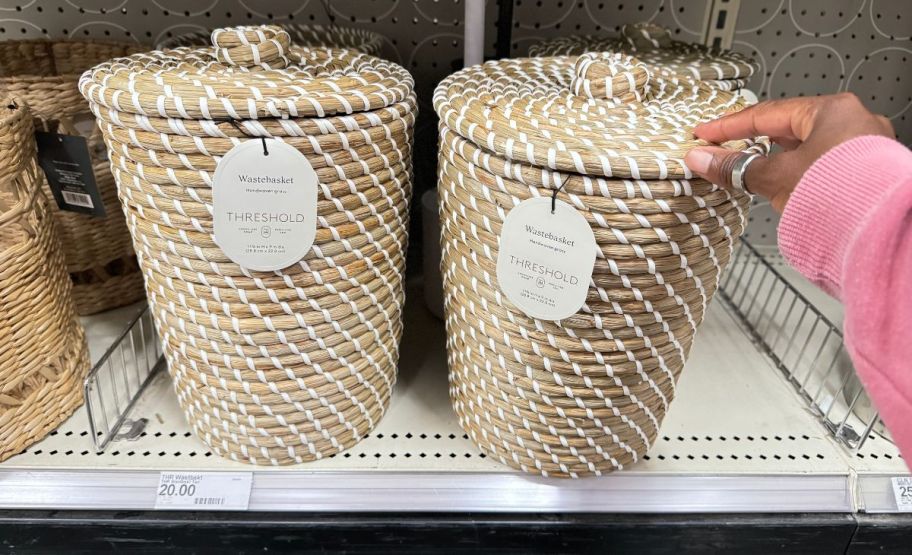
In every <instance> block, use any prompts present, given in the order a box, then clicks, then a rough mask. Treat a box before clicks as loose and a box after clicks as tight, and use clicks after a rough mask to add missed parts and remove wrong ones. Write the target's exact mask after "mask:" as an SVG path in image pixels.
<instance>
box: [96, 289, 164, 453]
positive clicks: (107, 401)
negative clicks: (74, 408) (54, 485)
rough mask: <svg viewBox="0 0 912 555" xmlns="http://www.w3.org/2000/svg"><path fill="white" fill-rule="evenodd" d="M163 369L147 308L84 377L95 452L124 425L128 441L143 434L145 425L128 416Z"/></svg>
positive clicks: (161, 354) (150, 316) (107, 442)
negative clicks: (131, 419)
mask: <svg viewBox="0 0 912 555" xmlns="http://www.w3.org/2000/svg"><path fill="white" fill-rule="evenodd" d="M164 366H165V358H164V354H163V353H162V348H161V342H160V341H159V339H158V334H157V333H156V332H155V325H154V323H153V321H152V313H151V312H150V311H149V306H148V305H146V307H145V308H143V310H142V311H141V312H140V313H139V314H138V315H137V316H136V317H135V318H134V319H133V320H131V321H130V323H129V324H128V325H127V327H126V328H125V329H124V331H123V333H121V334H120V336H119V337H118V338H117V339H116V340H115V341H114V343H113V344H112V345H111V346H110V347H109V348H108V350H107V351H106V352H105V354H104V355H103V356H102V357H101V358H100V359H99V360H98V362H97V363H96V364H95V366H93V367H92V369H91V370H90V371H89V374H88V375H87V376H86V378H85V382H84V384H83V388H84V393H85V404H86V414H87V416H88V419H89V430H90V432H91V434H92V440H93V441H94V444H95V450H96V451H97V452H99V453H101V452H103V451H104V450H105V448H106V447H107V446H108V444H109V443H111V441H113V440H114V439H115V438H120V435H119V434H121V428H122V427H125V425H127V426H129V428H128V429H127V430H126V431H125V432H123V434H122V435H123V436H124V437H125V438H127V439H129V438H131V437H132V436H135V435H137V434H139V433H140V432H142V429H143V428H144V427H145V422H143V421H137V422H133V421H130V420H128V418H127V417H128V416H129V414H130V410H131V409H132V408H133V405H135V404H136V401H137V400H138V399H139V398H140V396H141V395H142V393H143V391H145V390H146V387H147V386H148V385H149V382H150V381H151V380H152V378H153V377H155V374H156V373H157V372H159V371H160V370H161V369H162V368H164Z"/></svg>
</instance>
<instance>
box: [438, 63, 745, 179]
mask: <svg viewBox="0 0 912 555" xmlns="http://www.w3.org/2000/svg"><path fill="white" fill-rule="evenodd" d="M745 106H746V101H745V100H744V99H743V98H742V97H740V96H739V95H738V94H737V93H732V92H727V91H722V90H719V89H715V88H712V87H709V86H708V85H706V84H705V83H701V82H699V81H696V80H693V79H690V78H687V77H683V76H680V75H677V74H674V73H672V72H670V71H667V70H666V71H662V70H657V69H656V68H649V67H647V66H646V65H645V64H643V63H642V62H640V61H639V60H638V59H636V58H634V57H632V56H629V55H626V54H620V53H613V54H611V53H588V54H583V55H581V56H562V57H550V58H517V59H504V60H498V61H493V62H488V63H485V64H483V65H477V66H472V67H469V68H466V69H464V70H462V71H459V72H457V73H454V74H453V75H451V76H449V77H447V78H446V79H444V80H443V81H442V82H441V83H440V85H438V87H437V89H436V90H435V93H434V108H435V110H436V111H437V114H438V115H439V116H440V118H441V120H442V121H443V122H444V123H445V125H446V126H447V127H448V128H450V129H452V130H453V131H455V132H456V133H458V134H459V135H461V136H462V137H464V138H465V139H467V140H469V141H470V142H471V143H474V145H476V146H477V147H479V148H480V149H483V150H484V151H486V152H488V153H491V154H496V155H497V156H500V157H501V158H505V159H507V160H511V161H517V162H526V163H528V164H532V165H534V166H538V167H543V168H550V169H553V170H562V171H568V172H575V173H578V174H583V175H589V176H604V177H612V176H613V177H621V178H625V177H633V178H635V179H668V178H681V177H691V174H690V171H689V170H688V169H687V168H686V166H684V163H683V158H684V155H685V154H686V153H687V152H688V151H689V150H690V149H691V148H693V147H695V146H700V145H705V144H706V143H705V142H703V141H700V140H698V139H696V138H695V137H694V136H693V133H692V129H693V128H694V127H695V126H696V125H697V124H699V123H701V122H703V121H708V120H711V119H715V118H716V117H719V116H721V115H723V114H724V113H726V112H731V111H736V110H739V109H742V108H743V107H745ZM750 144H751V143H750V142H749V141H733V142H731V143H727V144H726V145H725V146H728V147H730V148H736V149H744V148H747V147H748V146H749V145H750Z"/></svg>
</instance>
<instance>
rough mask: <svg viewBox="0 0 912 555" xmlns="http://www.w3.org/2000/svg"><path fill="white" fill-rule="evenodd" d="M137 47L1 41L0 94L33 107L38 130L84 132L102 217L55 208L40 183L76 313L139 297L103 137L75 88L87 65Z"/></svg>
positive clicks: (138, 275) (136, 273)
mask: <svg viewBox="0 0 912 555" xmlns="http://www.w3.org/2000/svg"><path fill="white" fill-rule="evenodd" d="M136 49H137V45H136V44H132V45H131V44H123V43H115V42H101V41H90V40H66V41H48V40H22V41H4V42H0V94H2V95H12V96H15V97H17V98H21V99H23V100H24V101H25V102H26V103H27V104H28V105H29V108H30V109H31V110H32V112H33V113H34V115H35V117H36V122H35V124H36V127H37V128H38V129H39V130H42V131H54V132H58V133H63V134H67V135H79V134H84V135H86V134H87V133H88V134H87V138H88V140H89V152H90V154H91V155H92V166H93V170H94V174H95V181H96V184H97V185H98V188H99V192H100V193H101V199H102V201H103V202H104V205H105V211H106V212H105V216H104V217H93V216H90V215H87V214H80V213H75V212H68V211H63V210H60V209H58V207H57V204H56V203H55V202H54V200H53V197H52V196H51V193H50V189H48V188H47V186H46V185H45V193H46V195H47V198H48V199H49V200H50V203H51V204H50V207H51V211H52V212H53V213H54V216H55V218H56V219H57V228H58V230H59V236H60V241H61V242H62V244H63V252H64V255H65V256H66V260H67V268H68V270H69V273H70V278H71V279H72V281H73V298H74V300H75V302H76V308H77V310H78V311H79V313H80V314H93V313H95V312H101V311H103V310H108V309H111V308H116V307H119V306H123V305H126V304H129V303H132V302H135V301H137V300H139V299H141V298H142V297H143V283H142V273H141V272H140V271H139V267H138V266H137V264H136V257H135V256H134V254H133V247H132V244H131V241H130V233H129V232H128V231H127V226H126V223H125V222H124V219H123V214H122V213H121V212H120V210H119V209H118V204H119V203H118V202H117V187H116V185H115V184H114V178H113V177H112V176H111V171H110V168H109V167H108V160H107V157H106V156H105V147H104V143H103V142H102V141H101V136H100V134H99V133H98V132H97V128H96V127H95V126H94V125H92V114H91V112H90V111H89V105H88V103H86V101H85V99H84V98H83V97H82V95H80V94H79V88H78V87H77V83H78V81H79V75H80V74H81V73H82V72H83V71H85V70H86V69H88V68H90V67H92V66H94V65H95V64H98V63H101V62H103V61H106V60H109V59H111V58H115V57H118V56H124V55H127V54H129V53H131V52H135V51H136ZM83 124H84V125H83ZM86 130H88V131H86ZM92 130H95V133H92Z"/></svg>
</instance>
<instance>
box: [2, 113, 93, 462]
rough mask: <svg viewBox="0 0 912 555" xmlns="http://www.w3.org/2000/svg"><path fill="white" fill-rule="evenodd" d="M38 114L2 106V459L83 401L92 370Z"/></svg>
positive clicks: (60, 420)
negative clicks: (41, 156)
mask: <svg viewBox="0 0 912 555" xmlns="http://www.w3.org/2000/svg"><path fill="white" fill-rule="evenodd" d="M33 134H34V128H33V124H32V114H31V113H29V111H28V109H26V108H25V104H24V103H23V102H22V100H20V99H14V98H12V97H7V98H5V99H4V100H3V103H2V105H0V461H3V460H5V459H7V458H9V457H10V456H12V455H15V454H17V453H20V452H21V451H22V450H23V449H25V448H27V447H28V446H29V445H31V444H33V443H35V442H36V441H40V440H41V439H42V438H44V436H45V435H47V434H48V433H49V432H50V431H51V430H53V429H54V428H56V427H57V426H58V425H59V424H60V423H61V422H62V421H63V420H64V419H66V418H67V417H68V416H69V415H70V414H71V413H72V412H73V410H75V409H76V407H78V406H79V405H81V404H82V399H83V396H82V380H83V378H84V377H85V375H86V372H88V369H89V354H88V348H87V346H86V342H85V334H84V332H83V330H82V326H81V325H80V324H79V319H78V318H77V316H76V310H75V307H74V305H73V299H72V296H71V294H70V291H71V288H72V286H71V285H70V280H69V279H68V278H67V274H66V266H65V264H64V259H63V252H62V251H61V249H60V243H59V242H58V241H57V236H56V235H57V230H56V229H55V223H54V218H53V216H52V214H51V211H50V210H49V208H48V200H47V199H46V198H45V197H44V194H43V193H42V191H41V189H42V186H41V184H42V181H43V179H44V177H43V175H42V174H41V170H40V169H38V165H37V163H36V161H35V154H36V149H35V139H34V136H33Z"/></svg>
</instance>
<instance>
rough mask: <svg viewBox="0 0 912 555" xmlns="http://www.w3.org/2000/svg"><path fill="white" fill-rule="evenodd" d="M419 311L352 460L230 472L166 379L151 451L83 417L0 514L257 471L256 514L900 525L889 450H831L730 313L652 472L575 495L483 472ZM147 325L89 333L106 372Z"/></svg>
mask: <svg viewBox="0 0 912 555" xmlns="http://www.w3.org/2000/svg"><path fill="white" fill-rule="evenodd" d="M409 300H410V302H409V304H408V306H407V310H406V332H405V338H404V340H403V347H402V359H401V363H400V375H399V380H398V384H397V389H396V392H395V395H394V397H393V400H392V405H391V407H390V410H389V412H388V413H387V415H386V416H385V417H384V419H383V420H382V422H381V423H380V425H379V426H378V428H377V429H376V431H375V432H374V433H373V434H371V436H370V437H369V438H368V439H366V440H364V441H362V442H361V443H360V444H358V445H357V446H355V447H354V448H352V449H350V450H349V451H347V452H345V453H342V454H339V455H336V456H335V457H332V458H328V459H324V460H321V461H317V462H312V463H307V464H303V465H299V466H294V467H282V468H266V467H250V466H247V465H244V464H241V463H235V462H232V461H228V460H225V459H221V458H219V457H218V456H216V455H214V454H212V453H210V452H209V451H208V449H207V448H206V446H205V444H203V443H202V442H201V441H199V440H198V439H197V438H196V437H195V436H193V435H192V434H191V433H190V432H189V431H188V426H187V424H186V422H185V420H184V416H183V413H182V412H181V411H180V409H179V408H178V405H177V402H176V399H175V397H174V395H173V393H172V391H171V386H170V382H169V379H168V376H167V373H164V372H162V373H160V374H159V375H158V376H157V377H156V378H155V379H154V380H153V382H152V383H151V385H150V387H149V389H148V390H147V391H146V392H145V393H144V395H143V397H142V398H141V399H140V400H139V402H138V403H137V405H136V406H135V407H134V409H133V411H132V413H131V415H130V417H131V418H133V419H137V418H146V419H148V425H147V426H146V428H145V432H144V433H143V434H142V435H140V436H139V437H137V438H136V439H134V440H115V441H114V442H113V443H111V444H110V445H109V446H108V448H107V449H106V451H105V452H104V453H96V452H95V451H94V448H93V445H92V441H91V437H90V435H89V434H90V432H89V431H88V419H87V416H86V414H85V410H84V409H80V410H79V411H77V412H76V413H75V414H74V415H73V417H72V418H70V419H69V420H68V421H67V422H66V423H64V424H63V425H62V426H61V427H60V428H59V429H58V430H57V431H56V432H54V433H53V434H52V435H51V436H49V437H48V438H46V439H45V440H44V441H42V442H40V443H38V444H36V445H34V446H32V447H31V448H30V449H28V451H27V452H25V453H23V454H21V455H19V456H16V457H13V458H11V459H9V460H8V461H6V462H5V463H3V464H0V508H45V509H133V510H145V509H152V508H153V506H154V499H155V490H156V485H157V483H158V474H159V472H160V471H163V470H189V471H227V470H232V471H237V470H250V471H253V472H254V482H253V489H252V494H251V499H250V510H266V511H286V510H287V511H292V510H296V511H310V510H313V511H502V512H527V511H536V512H540V511H553V512H576V511H579V512H853V511H855V510H857V509H858V508H859V506H863V507H866V508H868V509H873V510H881V511H889V510H891V509H890V506H889V504H890V503H891V502H892V501H891V499H892V498H889V499H888V498H887V497H886V495H887V494H890V492H889V491H886V490H883V485H884V484H887V486H889V476H892V475H902V474H904V473H907V472H908V471H907V470H905V467H904V464H903V462H902V460H901V459H900V458H899V457H898V453H896V449H895V447H893V446H892V444H890V443H889V442H887V441H886V440H883V439H879V438H878V439H876V440H873V441H870V442H868V444H867V445H866V446H865V451H864V452H862V453H859V454H858V455H855V454H852V453H849V452H848V451H847V450H845V449H843V448H842V447H841V446H840V445H838V444H837V443H836V442H834V441H833V440H831V439H830V438H829V436H828V435H827V432H826V430H825V429H824V428H823V426H822V425H821V424H820V423H819V421H818V420H817V419H816V417H814V416H813V415H812V414H811V413H810V411H809V410H808V409H806V408H805V406H804V405H803V404H802V401H801V400H800V398H799V397H798V396H797V395H796V394H795V392H794V391H793V389H792V387H791V386H790V385H789V384H788V382H787V381H786V380H785V379H784V378H783V377H782V376H781V374H780V373H779V372H778V370H776V369H775V368H774V367H773V366H772V364H771V363H770V361H769V360H768V359H767V358H766V356H765V355H763V354H762V353H761V352H760V351H759V350H758V349H757V347H755V346H754V344H753V343H751V341H750V339H749V337H748V336H747V334H746V333H745V332H744V331H743V330H742V329H741V328H740V327H739V324H738V323H737V322H736V320H735V318H734V317H733V316H732V315H731V314H730V313H729V312H728V311H727V310H726V308H725V307H724V305H723V304H722V303H721V302H720V301H716V302H714V304H713V306H712V307H711V309H710V310H709V312H708V315H707V318H706V321H705V322H704V324H703V328H702V329H701V330H700V335H699V337H698V340H697V342H696V346H695V347H694V350H693V353H692V355H691V358H690V361H689V362H688V364H687V367H686V368H685V371H684V373H683V375H682V378H681V380H680V383H679V386H678V394H677V399H676V400H675V402H674V403H673V405H672V408H671V410H670V412H669V414H668V417H667V418H666V420H665V423H664V425H663V427H662V436H661V437H660V438H659V439H658V441H657V442H656V444H655V445H654V447H653V448H652V450H651V451H650V452H649V455H648V457H647V460H643V461H641V462H640V463H639V464H637V465H635V466H633V467H631V468H630V469H629V470H626V471H623V472H618V473H614V474H611V475H608V476H605V477H601V478H591V479H584V480H576V481H571V480H560V479H542V478H538V477H532V476H527V475H523V474H519V473H516V472H513V471H511V470H510V469H507V468H505V467H503V466H501V465H500V464H498V463H495V462H493V461H492V460H490V459H489V458H486V457H485V456H484V455H483V454H482V453H480V452H479V451H478V450H477V449H476V448H475V447H474V446H473V445H472V443H471V442H470V441H469V440H468V439H467V437H466V436H465V435H464V434H463V432H462V430H461V429H460V428H459V427H458V424H457V421H456V417H455V415H454V414H453V412H452V410H451V408H450V402H449V398H448V393H447V377H446V376H447V369H446V361H445V354H444V330H443V325H442V323H441V322H439V321H437V320H436V319H435V318H434V317H433V316H432V315H431V314H430V312H429V311H427V310H426V309H425V308H424V306H423V304H422V295H421V294H420V291H419V290H416V289H414V288H413V289H412V290H411V291H410V296H409ZM136 310H137V307H135V306H134V307H130V308H127V309H120V310H118V311H113V312H111V313H108V314H104V315H101V316H95V317H92V318H90V319H87V321H86V326H87V329H88V332H89V335H90V347H91V349H92V354H93V357H96V358H97V357H99V356H100V355H101V354H102V353H103V351H104V349H105V348H107V346H108V345H110V342H111V341H112V340H113V338H114V337H116V335H117V334H118V333H119V332H120V331H121V330H122V329H123V327H124V325H126V323H127V322H128V321H129V319H130V317H131V315H135V313H136ZM868 449H871V450H873V451H871V452H870V454H869V453H867V450H868ZM878 450H879V451H878ZM875 451H877V453H875ZM872 454H876V455H877V457H876V458H874V457H872V456H871V455H872ZM885 455H889V456H890V457H892V458H885ZM887 462H888V463H889V464H886V463H887ZM869 479H870V480H872V482H871V487H872V488H875V489H876V491H879V492H880V494H878V495H879V496H875V497H876V500H875V497H871V499H870V501H868V498H867V497H866V496H865V492H866V491H867V490H860V489H857V488H858V487H859V486H858V484H866V483H867V482H866V480H869ZM875 489H872V490H871V492H872V493H871V495H872V496H874V493H875ZM881 490H883V491H881ZM892 510H895V504H893V506H892Z"/></svg>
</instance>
